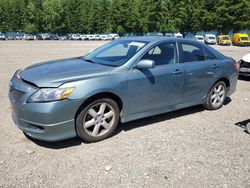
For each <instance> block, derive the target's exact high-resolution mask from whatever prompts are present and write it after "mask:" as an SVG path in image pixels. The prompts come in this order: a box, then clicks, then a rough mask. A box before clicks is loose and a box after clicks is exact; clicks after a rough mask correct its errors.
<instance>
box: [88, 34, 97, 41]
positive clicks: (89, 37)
mask: <svg viewBox="0 0 250 188" xmlns="http://www.w3.org/2000/svg"><path fill="white" fill-rule="evenodd" d="M86 40H96V36H95V35H89V34H88V35H86Z"/></svg>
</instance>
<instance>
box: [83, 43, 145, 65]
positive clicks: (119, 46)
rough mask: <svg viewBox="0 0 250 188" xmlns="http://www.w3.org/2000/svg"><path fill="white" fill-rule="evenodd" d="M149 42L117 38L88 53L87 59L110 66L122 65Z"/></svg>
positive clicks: (85, 58)
mask: <svg viewBox="0 0 250 188" xmlns="http://www.w3.org/2000/svg"><path fill="white" fill-rule="evenodd" d="M146 44H147V42H141V41H132V40H117V41H114V42H111V43H108V44H106V45H104V46H101V47H100V48H98V49H97V50H95V51H93V52H91V53H89V54H87V55H86V56H85V57H84V60H85V61H89V62H91V63H97V64H102V65H108V66H115V67H118V66H121V65H123V64H124V63H125V62H127V61H128V60H129V59H130V58H131V57H133V56H134V55H135V54H136V53H137V52H138V51H139V50H140V49H142V48H143V47H144V46H145V45H146Z"/></svg>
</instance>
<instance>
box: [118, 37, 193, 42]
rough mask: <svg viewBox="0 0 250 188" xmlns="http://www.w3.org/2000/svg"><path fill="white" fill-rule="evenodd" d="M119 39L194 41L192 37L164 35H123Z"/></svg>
mask: <svg viewBox="0 0 250 188" xmlns="http://www.w3.org/2000/svg"><path fill="white" fill-rule="evenodd" d="M118 40H131V41H141V42H160V41H168V40H169V41H172V40H175V41H192V40H190V39H184V38H176V37H164V36H142V37H122V38H120V39H118Z"/></svg>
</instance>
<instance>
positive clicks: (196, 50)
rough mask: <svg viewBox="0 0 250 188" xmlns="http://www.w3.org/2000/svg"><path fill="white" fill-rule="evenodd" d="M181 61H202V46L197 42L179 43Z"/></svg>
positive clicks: (203, 58)
mask: <svg viewBox="0 0 250 188" xmlns="http://www.w3.org/2000/svg"><path fill="white" fill-rule="evenodd" d="M181 49H182V57H181V59H182V62H192V61H204V60H205V56H204V52H203V47H202V46H201V45H198V44H188V43H181Z"/></svg>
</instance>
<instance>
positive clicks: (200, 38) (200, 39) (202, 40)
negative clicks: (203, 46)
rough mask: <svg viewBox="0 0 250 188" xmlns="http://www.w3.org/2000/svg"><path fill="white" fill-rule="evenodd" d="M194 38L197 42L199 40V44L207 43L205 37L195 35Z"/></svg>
mask: <svg viewBox="0 0 250 188" xmlns="http://www.w3.org/2000/svg"><path fill="white" fill-rule="evenodd" d="M194 38H195V40H197V41H198V42H202V43H205V40H204V37H203V36H202V35H195V36H194Z"/></svg>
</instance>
